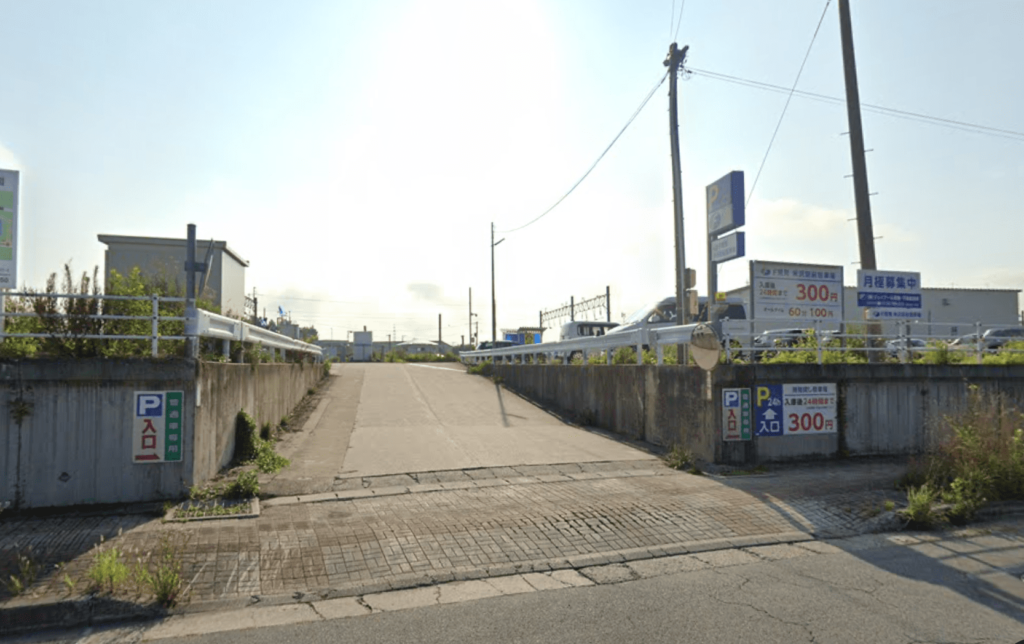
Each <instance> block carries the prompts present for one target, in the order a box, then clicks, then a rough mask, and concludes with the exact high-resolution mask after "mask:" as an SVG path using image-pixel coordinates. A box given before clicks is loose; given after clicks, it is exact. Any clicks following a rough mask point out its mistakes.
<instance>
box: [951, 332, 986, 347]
mask: <svg viewBox="0 0 1024 644" xmlns="http://www.w3.org/2000/svg"><path fill="white" fill-rule="evenodd" d="M979 341H980V336H979V335H978V334H977V333H968V334H967V335H962V336H960V337H959V338H955V339H953V340H950V341H949V348H950V349H953V350H954V351H977V350H978V342H979Z"/></svg>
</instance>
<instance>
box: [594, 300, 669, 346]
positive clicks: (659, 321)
mask: <svg viewBox="0 0 1024 644" xmlns="http://www.w3.org/2000/svg"><path fill="white" fill-rule="evenodd" d="M675 324H678V322H676V298H675V296H674V295H673V296H672V297H666V298H663V299H661V300H658V301H657V302H652V303H651V304H648V305H646V306H643V307H641V308H639V309H637V310H636V311H635V312H634V313H633V314H632V315H630V316H629V317H628V318H626V319H625V321H623V323H622V324H621V325H619V326H617V327H615V328H614V329H609V330H608V332H607V335H612V334H619V333H628V332H630V331H636V330H638V329H639V330H640V332H641V333H640V335H641V338H642V339H641V344H643V345H644V346H645V347H647V346H650V344H651V343H650V331H651V329H652V328H654V327H659V326H673V325H675Z"/></svg>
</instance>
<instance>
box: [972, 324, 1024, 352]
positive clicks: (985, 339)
mask: <svg viewBox="0 0 1024 644" xmlns="http://www.w3.org/2000/svg"><path fill="white" fill-rule="evenodd" d="M1021 341H1024V326H1008V327H1002V328H998V329H989V330H988V331H985V333H984V334H982V336H981V345H982V347H983V348H984V349H985V350H986V351H995V350H996V349H999V348H1001V347H1002V346H1004V345H1005V344H1006V343H1008V342H1021Z"/></svg>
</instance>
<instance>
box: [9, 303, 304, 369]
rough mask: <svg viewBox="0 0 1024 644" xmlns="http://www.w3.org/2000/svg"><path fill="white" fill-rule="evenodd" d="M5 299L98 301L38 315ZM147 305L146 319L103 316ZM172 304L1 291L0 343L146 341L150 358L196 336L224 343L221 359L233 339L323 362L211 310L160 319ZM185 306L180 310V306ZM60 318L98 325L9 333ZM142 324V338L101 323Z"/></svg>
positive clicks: (282, 338)
mask: <svg viewBox="0 0 1024 644" xmlns="http://www.w3.org/2000/svg"><path fill="white" fill-rule="evenodd" d="M5 297H21V298H55V299H64V300H84V299H89V300H97V301H98V304H99V306H98V307H97V310H98V311H99V312H98V313H77V312H75V313H71V314H70V315H68V314H66V313H47V314H42V315H40V314H38V313H36V312H34V311H17V312H15V311H7V310H6V306H5V305H4V299H5ZM125 301H130V302H149V303H150V308H149V313H148V314H147V315H117V314H107V313H104V312H103V311H104V309H105V308H108V309H109V307H105V306H104V305H105V303H106V302H125ZM166 303H174V304H181V305H184V303H185V298H183V297H161V296H158V295H150V296H128V295H85V294H78V293H10V292H7V293H0V342H2V341H3V340H4V339H5V338H61V339H66V340H78V339H81V340H146V341H149V343H150V354H151V355H152V356H154V357H155V356H157V355H159V351H160V349H159V343H160V342H162V341H171V340H189V339H196V338H213V339H218V340H222V341H223V345H222V350H223V352H224V355H225V356H227V355H229V354H230V343H231V342H232V341H238V342H245V343H250V344H258V345H260V346H261V347H263V348H267V349H271V350H272V351H275V352H276V351H281V352H282V356H284V355H286V352H287V351H295V352H298V353H303V354H309V355H312V356H314V357H315V358H317V359H322V358H323V349H321V348H320V347H318V346H316V345H314V344H309V343H307V342H302V341H300V340H296V339H295V338H290V337H288V336H286V335H281V334H280V333H275V332H273V331H271V330H269V329H264V328H262V327H259V326H256V325H254V324H249V323H248V322H243V321H241V320H235V319H233V318H229V317H225V316H223V315H217V314H216V313H211V312H209V311H204V310H202V309H194V315H193V316H192V317H189V316H188V315H187V312H186V315H184V316H182V315H164V314H161V311H160V307H161V304H166ZM183 308H184V307H183ZM40 317H42V318H64V319H67V320H71V319H75V320H90V321H98V322H100V324H99V325H97V326H98V329H99V333H77V332H74V331H68V332H66V333H61V332H56V331H54V332H42V333H11V332H9V331H7V328H6V327H7V320H11V319H17V318H40ZM119 320H120V321H131V320H134V321H146V322H149V325H148V329H149V333H148V334H145V335H142V334H125V333H119V332H118V331H119V329H116V328H113V329H112V328H110V326H109V325H105V324H103V322H105V321H119ZM166 322H181V323H183V325H182V332H181V333H180V334H166V333H163V334H162V333H161V332H160V325H161V323H166Z"/></svg>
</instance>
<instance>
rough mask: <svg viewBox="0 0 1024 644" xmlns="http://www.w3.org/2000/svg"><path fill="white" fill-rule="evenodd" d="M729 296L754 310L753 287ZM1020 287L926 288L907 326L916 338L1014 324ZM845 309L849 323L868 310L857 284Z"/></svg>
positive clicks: (778, 324)
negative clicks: (861, 303)
mask: <svg viewBox="0 0 1024 644" xmlns="http://www.w3.org/2000/svg"><path fill="white" fill-rule="evenodd" d="M727 295H729V296H738V297H740V298H741V299H742V300H743V303H744V304H745V305H746V307H747V311H748V312H749V311H750V287H749V286H744V287H742V288H737V289H733V290H731V291H728V293H727ZM1019 295H1020V289H980V288H928V287H925V288H922V289H921V309H922V315H921V318H920V319H919V320H917V321H914V322H911V323H910V326H905V327H904V332H909V334H910V335H912V336H915V337H937V338H955V337H958V336H961V335H965V334H968V333H973V332H974V331H975V324H976V323H980V324H981V328H982V330H984V329H988V328H991V327H994V326H1014V325H1017V324H1020V323H1021V320H1020V312H1019V311H1018V310H1017V301H1018V296H1019ZM843 311H844V312H845V313H844V317H845V318H846V321H847V322H851V321H856V320H863V319H864V309H863V308H861V307H858V306H857V287H856V286H844V287H843ZM877 322H879V323H880V324H881V325H882V328H883V333H885V334H895V333H897V332H898V329H897V325H898V324H900V323H899V322H897V321H894V320H880V321H877ZM754 326H755V330H756V331H763V330H765V329H780V328H788V327H810V326H811V325H810V324H809V323H808V322H806V321H789V320H757V321H755V324H754ZM822 328H823V329H834V328H838V321H836V322H835V323H831V322H826V323H824V324H823V327H822Z"/></svg>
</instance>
